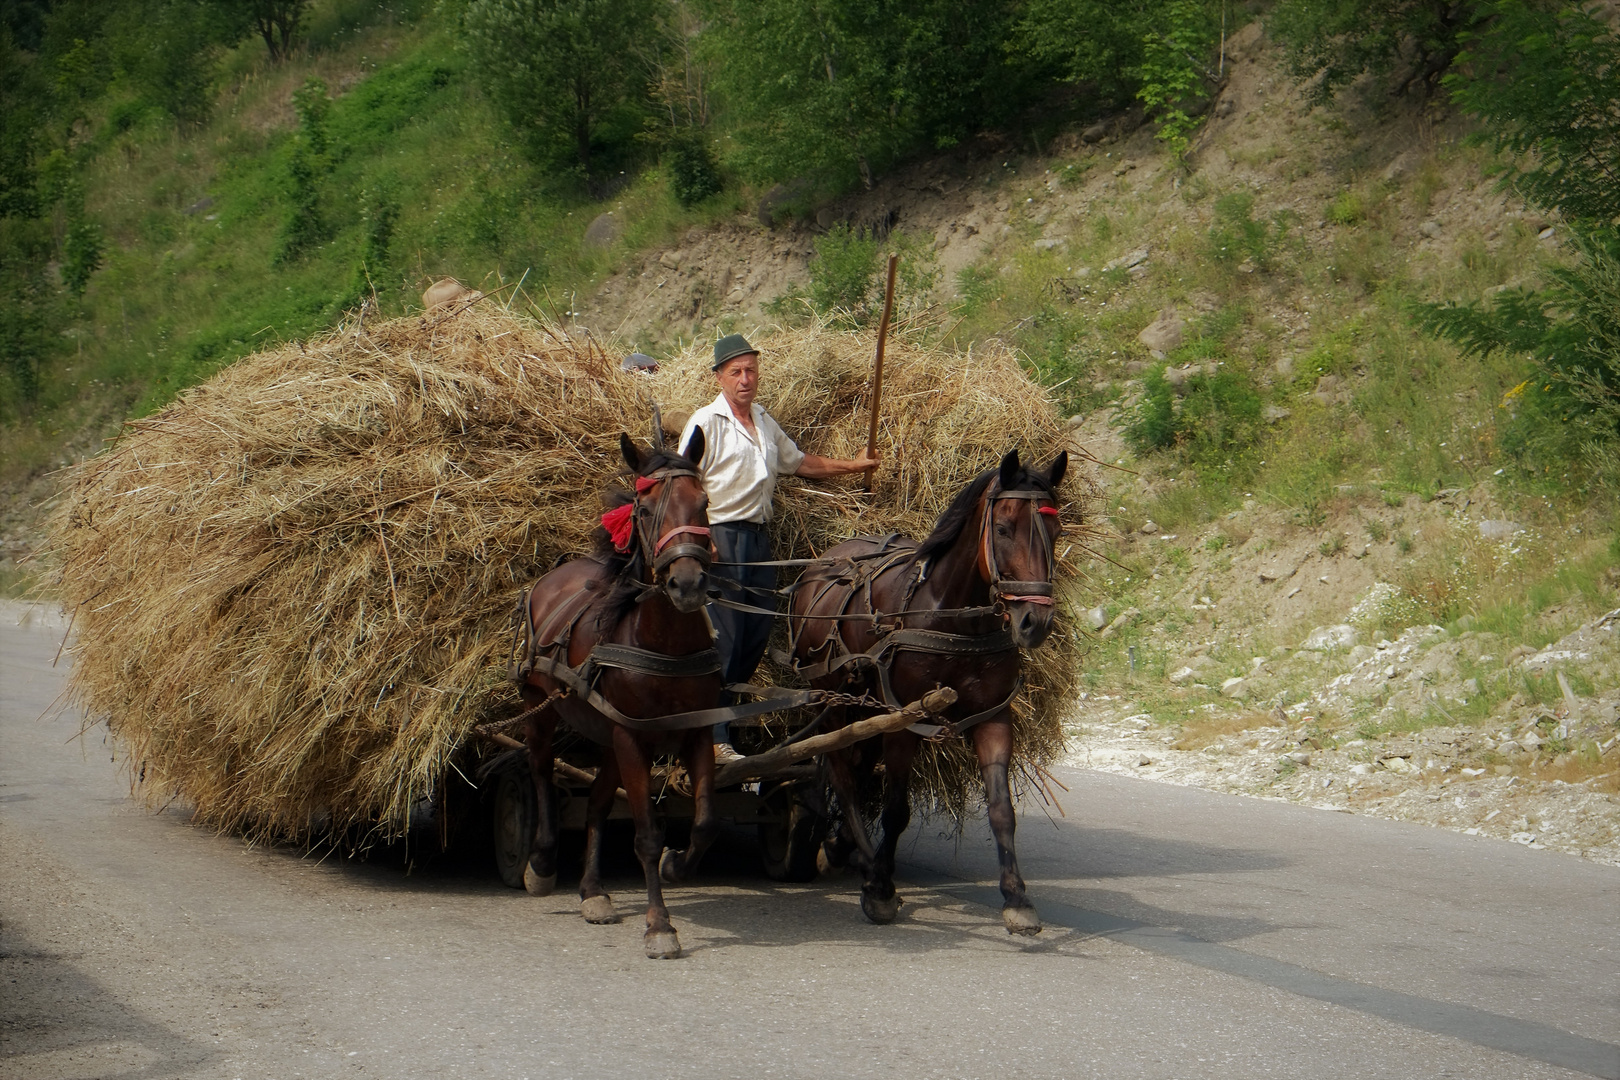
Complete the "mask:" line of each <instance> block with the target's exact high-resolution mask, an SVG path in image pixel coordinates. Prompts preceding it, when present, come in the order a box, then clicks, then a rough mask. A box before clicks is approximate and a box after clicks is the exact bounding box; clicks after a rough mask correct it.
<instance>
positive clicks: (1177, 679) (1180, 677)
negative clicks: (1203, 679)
mask: <svg viewBox="0 0 1620 1080" xmlns="http://www.w3.org/2000/svg"><path fill="white" fill-rule="evenodd" d="M1196 674H1198V673H1197V672H1196V671H1194V670H1193V669H1192V668H1190V667H1183V668H1177V669H1176V670H1175V671H1172V672H1171V673H1170V681H1171V682H1173V683H1178V684H1179V683H1184V682H1186V681H1187V680H1188V679H1190V678H1192V677H1193V676H1194V675H1196Z"/></svg>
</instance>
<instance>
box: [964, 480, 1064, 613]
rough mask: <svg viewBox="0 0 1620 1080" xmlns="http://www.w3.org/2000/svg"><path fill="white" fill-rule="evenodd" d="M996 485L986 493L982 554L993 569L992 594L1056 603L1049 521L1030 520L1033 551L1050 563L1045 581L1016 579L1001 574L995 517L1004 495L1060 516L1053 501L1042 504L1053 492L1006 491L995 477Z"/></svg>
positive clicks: (1010, 600)
mask: <svg viewBox="0 0 1620 1080" xmlns="http://www.w3.org/2000/svg"><path fill="white" fill-rule="evenodd" d="M995 484H996V487H995V488H994V489H993V490H991V491H988V492H986V493H985V498H984V522H983V524H982V525H981V527H980V529H979V547H980V557H981V558H982V560H983V562H984V565H985V568H986V570H987V571H988V573H989V581H990V596H991V598H992V599H993V600H995V601H996V603H997V604H1004V603H1026V604H1039V605H1041V606H1042V607H1051V606H1052V581H1051V578H1052V536H1051V534H1050V533H1048V532H1047V531H1046V524H1045V523H1044V522H1042V521H1040V520H1039V518H1037V520H1035V521H1032V522H1031V523H1030V552H1031V554H1038V555H1039V556H1040V562H1041V565H1043V566H1045V567H1046V578H1047V580H1045V581H1014V580H1012V579H1010V578H1003V577H1002V576H1001V568H1000V567H999V566H998V565H997V563H996V543H995V518H996V503H997V502H999V501H1001V500H1002V499H1019V500H1024V501H1028V502H1032V503H1035V504H1036V505H1035V506H1034V507H1032V509H1033V511H1034V512H1035V513H1036V514H1037V515H1039V516H1044V517H1057V516H1058V509H1057V507H1056V506H1055V505H1053V504H1052V503H1051V502H1048V504H1047V505H1045V506H1042V505H1040V503H1041V500H1043V499H1045V500H1051V499H1052V495H1051V494H1050V493H1048V492H1045V491H1028V490H1020V491H1003V490H1001V481H1000V480H999V479H997V480H996V481H995Z"/></svg>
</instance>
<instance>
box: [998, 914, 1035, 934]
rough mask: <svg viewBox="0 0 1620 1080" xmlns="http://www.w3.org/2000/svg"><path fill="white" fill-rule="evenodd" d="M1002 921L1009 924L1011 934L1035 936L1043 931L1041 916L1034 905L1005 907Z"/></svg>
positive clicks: (1008, 929)
mask: <svg viewBox="0 0 1620 1080" xmlns="http://www.w3.org/2000/svg"><path fill="white" fill-rule="evenodd" d="M1001 921H1002V922H1004V923H1006V924H1007V933H1009V934H1017V935H1018V936H1020V937H1034V936H1035V935H1036V934H1038V933H1040V932H1041V917H1040V915H1039V914H1038V913H1037V912H1036V911H1035V909H1034V908H1032V907H1004V908H1002V909H1001Z"/></svg>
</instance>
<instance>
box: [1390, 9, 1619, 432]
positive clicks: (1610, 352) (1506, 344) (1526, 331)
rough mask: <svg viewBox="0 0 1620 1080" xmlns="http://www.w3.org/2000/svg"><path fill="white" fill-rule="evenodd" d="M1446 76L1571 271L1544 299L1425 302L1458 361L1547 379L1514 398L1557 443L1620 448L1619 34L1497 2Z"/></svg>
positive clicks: (1519, 296)
mask: <svg viewBox="0 0 1620 1080" xmlns="http://www.w3.org/2000/svg"><path fill="white" fill-rule="evenodd" d="M1486 13H1487V14H1488V17H1489V21H1488V22H1487V23H1485V24H1483V26H1482V28H1481V29H1480V30H1479V31H1477V32H1475V33H1473V34H1471V35H1470V36H1469V37H1468V38H1467V39H1466V41H1465V45H1466V48H1465V49H1464V50H1463V51H1462V52H1461V53H1460V54H1459V56H1458V57H1457V69H1456V70H1455V71H1454V72H1453V73H1452V74H1451V75H1448V76H1447V78H1446V85H1447V86H1448V87H1449V88H1450V89H1451V91H1452V96H1453V99H1454V100H1455V101H1456V102H1457V104H1458V105H1460V106H1461V107H1463V108H1464V109H1466V110H1468V111H1469V112H1470V113H1472V114H1474V115H1475V116H1476V117H1478V118H1479V120H1481V121H1482V131H1483V133H1484V134H1483V136H1482V137H1483V138H1484V139H1485V140H1486V141H1488V142H1490V143H1491V144H1492V145H1493V146H1494V147H1495V149H1496V150H1497V151H1498V152H1500V153H1503V154H1505V155H1507V162H1508V164H1507V167H1506V169H1505V171H1504V173H1503V176H1502V183H1503V184H1504V185H1506V186H1507V187H1509V188H1511V189H1512V190H1514V191H1516V192H1517V193H1518V194H1520V195H1521V196H1523V197H1524V198H1525V199H1526V200H1527V201H1528V202H1530V203H1531V204H1533V205H1536V206H1540V207H1542V208H1543V209H1546V210H1556V211H1558V212H1559V213H1560V214H1561V215H1562V216H1563V219H1564V222H1565V226H1566V231H1567V233H1568V236H1569V246H1570V248H1571V250H1572V253H1573V255H1574V260H1573V262H1571V263H1569V264H1567V265H1565V266H1561V267H1558V268H1555V269H1554V270H1552V271H1551V274H1550V276H1551V283H1550V284H1549V285H1548V287H1547V288H1545V289H1541V290H1533V289H1513V290H1507V291H1505V292H1502V293H1500V294H1498V295H1497V296H1496V297H1494V298H1493V299H1492V300H1490V301H1489V302H1475V303H1463V304H1438V305H1423V306H1422V307H1421V308H1420V309H1419V317H1420V319H1421V321H1422V322H1424V323H1425V324H1427V325H1428V326H1429V327H1430V328H1431V329H1432V330H1434V331H1436V332H1437V333H1439V334H1441V335H1443V336H1445V337H1448V338H1450V339H1452V340H1454V341H1456V342H1458V343H1459V344H1461V345H1462V346H1463V347H1464V349H1465V350H1468V351H1471V352H1478V353H1485V352H1490V351H1492V350H1495V349H1503V350H1507V351H1510V352H1519V353H1524V354H1526V355H1528V356H1529V357H1531V358H1532V359H1533V360H1534V361H1535V363H1536V364H1537V365H1538V366H1539V367H1540V368H1541V370H1542V373H1543V375H1544V379H1536V380H1535V383H1536V384H1537V385H1536V386H1534V387H1532V386H1530V385H1529V383H1528V382H1527V384H1526V386H1525V387H1524V388H1523V393H1522V394H1521V395H1520V396H1521V397H1522V398H1523V399H1524V400H1525V401H1527V402H1528V403H1530V404H1531V405H1533V406H1534V410H1533V411H1534V414H1535V415H1536V416H1538V417H1539V418H1541V419H1543V420H1545V421H1547V422H1548V424H1549V427H1550V433H1551V434H1552V435H1553V436H1554V437H1555V440H1556V441H1566V440H1567V439H1568V438H1569V437H1570V436H1573V437H1574V439H1575V442H1576V443H1577V444H1586V445H1587V446H1590V445H1593V444H1598V445H1605V446H1608V447H1611V448H1612V447H1613V446H1614V445H1615V444H1616V443H1617V442H1620V216H1617V215H1620V36H1617V35H1616V33H1615V31H1614V29H1613V28H1612V27H1610V26H1609V25H1608V24H1607V23H1606V22H1604V21H1603V20H1601V19H1600V18H1598V17H1597V16H1596V14H1594V13H1593V12H1590V11H1585V10H1581V9H1578V8H1564V9H1561V10H1557V9H1548V8H1543V7H1540V6H1536V5H1533V4H1531V3H1527V2H1526V0H1494V2H1492V3H1490V4H1489V6H1488V8H1487V9H1486Z"/></svg>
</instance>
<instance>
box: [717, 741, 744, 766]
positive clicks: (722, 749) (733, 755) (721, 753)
mask: <svg viewBox="0 0 1620 1080" xmlns="http://www.w3.org/2000/svg"><path fill="white" fill-rule="evenodd" d="M742 759H743V756H742V755H741V754H739V753H737V748H736V747H734V746H732V745H731V744H730V743H728V742H717V743H715V744H714V763H715V764H716V765H730V764H731V763H732V762H733V761H741V760H742Z"/></svg>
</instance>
